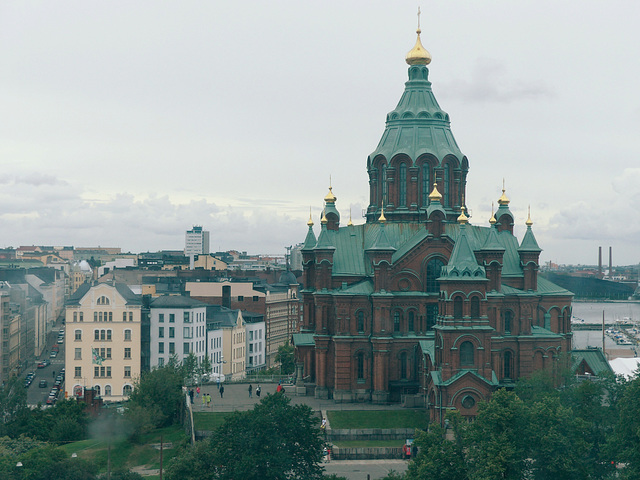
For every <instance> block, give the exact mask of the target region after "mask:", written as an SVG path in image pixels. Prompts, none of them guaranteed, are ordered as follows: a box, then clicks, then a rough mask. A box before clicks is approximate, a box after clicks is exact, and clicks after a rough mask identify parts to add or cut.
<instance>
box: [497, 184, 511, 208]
mask: <svg viewBox="0 0 640 480" xmlns="http://www.w3.org/2000/svg"><path fill="white" fill-rule="evenodd" d="M509 202H510V200H509V198H508V197H507V196H506V195H505V193H504V188H503V189H502V195H501V196H500V198H499V199H498V204H499V205H509Z"/></svg>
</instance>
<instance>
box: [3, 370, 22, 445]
mask: <svg viewBox="0 0 640 480" xmlns="http://www.w3.org/2000/svg"><path fill="white" fill-rule="evenodd" d="M26 405H27V391H26V390H25V388H24V386H23V380H22V379H20V378H18V377H11V378H10V379H9V380H7V382H6V383H5V384H4V385H2V386H0V418H1V419H2V421H1V422H0V425H2V424H6V423H10V422H11V421H12V420H13V419H14V418H15V417H16V416H17V415H19V414H20V413H21V412H24V411H25V409H26V408H27V407H26ZM6 432H7V430H6V429H3V430H2V433H6Z"/></svg>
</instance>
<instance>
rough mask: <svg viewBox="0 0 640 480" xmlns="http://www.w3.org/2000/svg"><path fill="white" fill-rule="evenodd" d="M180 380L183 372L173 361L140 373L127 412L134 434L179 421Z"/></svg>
mask: <svg viewBox="0 0 640 480" xmlns="http://www.w3.org/2000/svg"><path fill="white" fill-rule="evenodd" d="M182 379H183V376H182V369H181V368H180V366H178V365H176V364H175V363H174V362H169V363H168V365H167V366H165V367H161V368H157V369H155V370H151V371H150V372H143V373H142V375H141V376H140V378H139V379H138V380H137V381H136V383H135V385H134V389H133V392H132V393H131V396H130V397H129V403H128V408H127V411H126V417H127V418H128V419H129V420H130V421H131V422H132V424H133V426H134V435H138V434H141V433H144V432H146V431H149V430H151V429H153V428H159V427H165V426H168V425H171V424H172V423H173V422H174V421H176V420H178V418H179V414H180V412H181V410H182V405H183V402H184V395H183V392H182Z"/></svg>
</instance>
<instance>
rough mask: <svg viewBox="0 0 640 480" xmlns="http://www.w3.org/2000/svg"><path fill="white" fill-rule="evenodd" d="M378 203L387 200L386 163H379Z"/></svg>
mask: <svg viewBox="0 0 640 480" xmlns="http://www.w3.org/2000/svg"><path fill="white" fill-rule="evenodd" d="M380 193H381V195H380V204H383V203H384V202H385V201H386V200H387V164H386V163H383V164H382V165H380Z"/></svg>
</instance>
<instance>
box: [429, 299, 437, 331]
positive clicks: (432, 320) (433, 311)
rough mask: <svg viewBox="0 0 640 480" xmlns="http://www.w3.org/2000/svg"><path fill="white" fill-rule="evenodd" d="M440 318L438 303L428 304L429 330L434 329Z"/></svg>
mask: <svg viewBox="0 0 640 480" xmlns="http://www.w3.org/2000/svg"><path fill="white" fill-rule="evenodd" d="M437 319H438V304H431V305H427V330H432V329H433V326H434V325H435V324H436V320H437Z"/></svg>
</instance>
